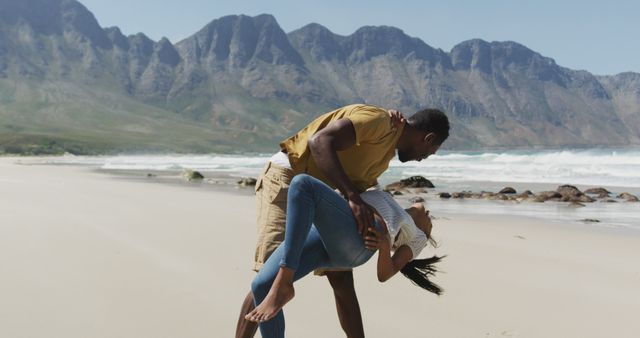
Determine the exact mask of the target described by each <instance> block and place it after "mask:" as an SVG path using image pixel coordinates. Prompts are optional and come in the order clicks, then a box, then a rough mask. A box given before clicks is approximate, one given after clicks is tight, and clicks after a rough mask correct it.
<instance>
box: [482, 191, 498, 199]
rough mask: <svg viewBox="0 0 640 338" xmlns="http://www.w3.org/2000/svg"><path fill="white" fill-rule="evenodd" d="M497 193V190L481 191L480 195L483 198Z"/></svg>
mask: <svg viewBox="0 0 640 338" xmlns="http://www.w3.org/2000/svg"><path fill="white" fill-rule="evenodd" d="M495 194H496V193H495V192H491V191H482V192H480V197H481V198H491V197H493V195H495Z"/></svg>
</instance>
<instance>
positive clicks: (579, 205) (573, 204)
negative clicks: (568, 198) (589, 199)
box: [569, 202, 585, 208]
mask: <svg viewBox="0 0 640 338" xmlns="http://www.w3.org/2000/svg"><path fill="white" fill-rule="evenodd" d="M569 206H570V207H574V208H581V207H584V206H585V205H584V204H582V203H580V202H571V203H569Z"/></svg>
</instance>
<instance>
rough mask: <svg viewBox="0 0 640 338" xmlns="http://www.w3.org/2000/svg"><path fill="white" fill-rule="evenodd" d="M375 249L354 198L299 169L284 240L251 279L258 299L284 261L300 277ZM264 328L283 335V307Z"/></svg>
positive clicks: (268, 336) (268, 334) (362, 258)
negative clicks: (357, 214)
mask: <svg viewBox="0 0 640 338" xmlns="http://www.w3.org/2000/svg"><path fill="white" fill-rule="evenodd" d="M376 227H380V225H379V224H376ZM373 253H374V251H371V250H368V249H367V248H366V247H365V246H364V241H363V239H362V236H361V235H360V233H358V226H357V224H356V220H355V218H354V216H353V212H352V211H351V208H350V207H349V203H348V202H347V201H346V200H345V199H344V198H342V197H341V196H340V195H338V194H337V193H336V192H335V191H333V189H331V188H330V187H329V186H328V185H326V184H325V183H323V182H322V181H320V180H318V179H315V178H313V177H311V176H309V175H305V174H301V175H297V176H295V177H294V178H293V180H292V181H291V184H290V185H289V194H288V200H287V224H286V230H285V238H284V242H283V243H282V244H280V246H279V247H278V248H277V249H276V250H275V251H274V252H273V254H271V256H270V257H269V259H268V260H267V261H266V262H265V264H264V266H263V267H262V269H260V271H259V272H258V274H257V275H256V277H255V279H254V280H253V282H252V283H251V290H252V292H253V298H254V302H255V304H256V305H258V304H260V303H261V302H262V301H263V300H264V298H265V297H266V296H267V293H269V289H270V288H271V285H272V284H273V281H274V280H275V278H276V275H277V274H278V270H279V269H280V267H281V266H283V267H287V268H290V269H292V270H295V274H294V280H298V279H300V278H302V277H304V276H305V275H307V274H308V273H309V272H311V271H313V270H315V269H317V268H353V267H356V266H359V265H362V264H364V263H365V262H366V261H367V260H369V258H371V256H373ZM260 333H261V334H262V337H263V338H274V337H284V314H283V312H282V310H280V312H279V313H278V314H277V315H276V316H275V317H274V318H272V319H271V320H269V321H267V322H264V323H260Z"/></svg>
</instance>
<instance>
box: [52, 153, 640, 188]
mask: <svg viewBox="0 0 640 338" xmlns="http://www.w3.org/2000/svg"><path fill="white" fill-rule="evenodd" d="M269 157H270V154H268V155H256V156H242V155H217V154H212V155H140V156H129V155H121V156H63V157H60V158H53V159H51V160H49V161H48V162H49V163H58V164H79V165H90V166H96V167H100V168H102V169H122V170H169V171H181V170H183V169H193V170H200V171H210V172H224V173H230V174H235V175H236V176H245V175H257V174H258V173H259V171H260V169H261V168H262V166H263V165H264V163H265V162H266V161H267V160H268V159H269ZM410 175H423V176H425V177H428V178H429V179H431V180H432V181H439V182H441V183H442V184H445V185H446V184H448V183H453V182H460V181H485V182H496V183H498V182H522V183H572V184H581V185H594V186H596V185H602V186H618V187H628V188H640V149H589V150H561V151H537V152H534V151H529V152H524V151H511V152H502V153H497V152H496V153H493V152H491V153H471V152H466V153H465V152H443V153H441V154H438V155H434V156H432V157H430V158H429V159H428V160H425V161H422V162H406V163H401V162H400V161H398V160H393V161H392V162H391V164H390V170H389V171H388V172H387V173H385V175H384V176H383V177H382V178H381V180H383V181H392V180H397V179H400V178H403V177H407V176H410Z"/></svg>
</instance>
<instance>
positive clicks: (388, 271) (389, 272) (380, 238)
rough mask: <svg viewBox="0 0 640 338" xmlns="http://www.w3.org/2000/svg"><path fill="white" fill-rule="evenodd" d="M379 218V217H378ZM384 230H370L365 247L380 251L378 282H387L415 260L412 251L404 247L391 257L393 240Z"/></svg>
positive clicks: (384, 227)
mask: <svg viewBox="0 0 640 338" xmlns="http://www.w3.org/2000/svg"><path fill="white" fill-rule="evenodd" d="M376 216H377V215H376ZM383 229H384V230H377V229H375V228H369V234H367V236H366V237H365V246H366V247H367V248H369V249H372V250H375V249H377V250H378V269H377V270H378V280H379V281H380V282H386V281H387V280H389V278H391V277H393V276H394V275H395V274H396V273H398V271H400V269H402V268H403V267H404V266H405V265H406V264H407V263H409V261H411V260H412V259H413V252H412V251H411V249H410V248H409V247H408V246H406V245H402V246H400V247H399V248H398V250H396V252H395V253H394V254H393V256H392V255H391V239H390V238H389V233H388V232H387V231H386V226H383Z"/></svg>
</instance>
